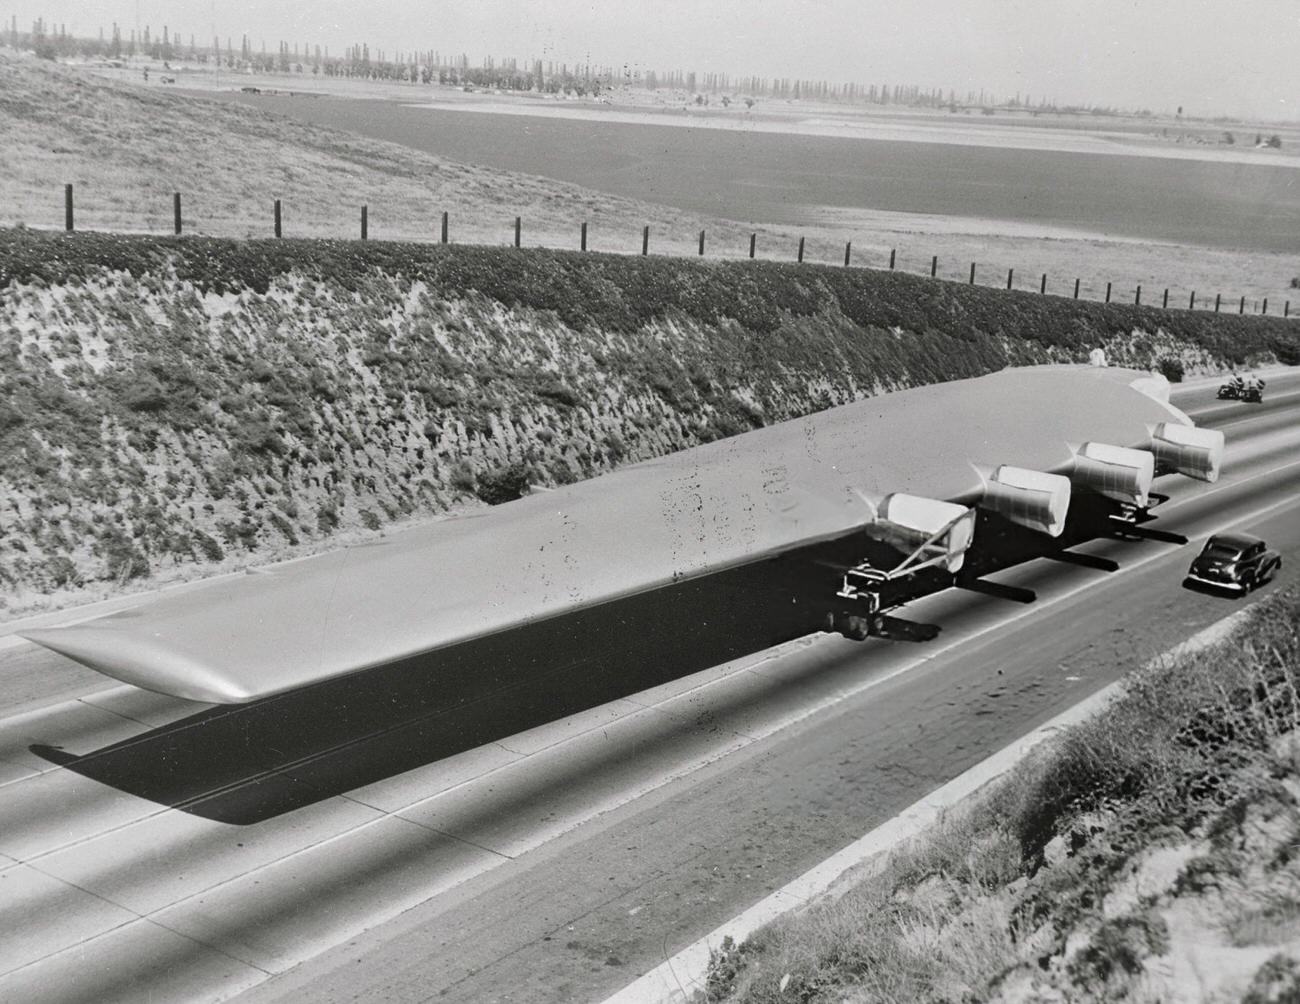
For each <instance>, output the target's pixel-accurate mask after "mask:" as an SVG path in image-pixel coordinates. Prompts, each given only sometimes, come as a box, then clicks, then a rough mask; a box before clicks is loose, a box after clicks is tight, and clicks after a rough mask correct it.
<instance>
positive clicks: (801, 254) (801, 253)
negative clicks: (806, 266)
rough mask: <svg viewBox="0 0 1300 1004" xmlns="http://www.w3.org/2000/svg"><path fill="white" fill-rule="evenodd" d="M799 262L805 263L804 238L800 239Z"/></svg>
mask: <svg viewBox="0 0 1300 1004" xmlns="http://www.w3.org/2000/svg"><path fill="white" fill-rule="evenodd" d="M799 261H800V262H802V261H803V238H802V237H800V238H799Z"/></svg>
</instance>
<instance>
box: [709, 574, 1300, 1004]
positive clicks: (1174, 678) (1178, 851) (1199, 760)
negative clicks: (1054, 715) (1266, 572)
mask: <svg viewBox="0 0 1300 1004" xmlns="http://www.w3.org/2000/svg"><path fill="white" fill-rule="evenodd" d="M1298 624H1300V588H1296V587H1292V588H1291V589H1290V590H1288V591H1285V592H1282V593H1278V594H1275V595H1274V596H1271V597H1270V598H1269V599H1267V600H1266V601H1264V602H1263V603H1262V604H1261V605H1260V606H1259V607H1258V608H1257V609H1256V610H1255V611H1254V612H1253V614H1252V616H1251V617H1250V618H1249V619H1248V621H1247V623H1246V624H1245V625H1244V626H1242V627H1240V628H1239V629H1238V630H1237V631H1236V632H1234V634H1233V636H1232V637H1230V638H1228V639H1226V640H1225V641H1223V642H1221V643H1219V644H1217V645H1215V646H1213V647H1212V648H1210V649H1208V650H1205V651H1202V652H1199V653H1197V654H1195V655H1191V656H1188V657H1185V658H1182V659H1178V660H1176V661H1169V662H1166V663H1163V664H1156V665H1153V666H1149V667H1147V668H1144V669H1142V670H1139V671H1136V672H1134V673H1132V674H1131V675H1130V676H1129V677H1128V678H1127V680H1126V682H1125V685H1124V689H1123V691H1122V694H1121V696H1120V697H1119V698H1118V699H1117V700H1116V701H1115V702H1114V703H1113V704H1112V705H1111V706H1110V707H1109V708H1108V709H1107V710H1106V711H1105V712H1104V713H1102V714H1101V715H1099V716H1097V717H1096V718H1093V719H1091V720H1089V721H1087V722H1085V723H1083V724H1080V725H1078V726H1075V727H1073V728H1071V729H1069V730H1068V731H1067V732H1065V733H1064V734H1062V735H1061V736H1060V737H1059V739H1058V740H1056V741H1055V743H1054V745H1053V746H1052V747H1051V748H1050V749H1048V750H1046V751H1044V752H1043V753H1042V754H1040V755H1037V756H1035V757H1031V759H1030V760H1029V761H1026V762H1025V763H1024V764H1023V765H1022V766H1021V767H1019V768H1017V769H1016V770H1015V771H1013V772H1012V774H1010V775H1009V776H1008V777H1007V778H1005V779H1004V780H1002V781H1000V782H998V783H996V784H995V785H994V786H991V788H990V789H989V790H987V791H986V792H984V793H981V794H978V795H976V796H975V797H974V798H973V799H972V800H970V802H971V804H968V805H966V806H964V807H962V808H959V809H958V810H955V811H954V812H953V813H952V814H951V815H950V816H949V817H948V818H947V819H946V820H944V821H943V822H941V823H940V824H938V825H937V826H936V827H934V828H933V829H932V831H931V832H930V833H928V834H926V835H923V836H922V837H919V838H918V839H917V840H916V841H914V842H913V843H912V844H911V845H909V846H907V847H906V848H904V849H903V850H902V851H900V852H897V853H895V854H894V855H893V856H892V857H891V858H890V859H889V861H888V862H887V863H886V864H885V866H884V867H883V869H881V870H879V871H878V872H877V873H876V874H874V875H873V876H871V877H869V878H867V879H866V880H865V881H863V882H862V883H861V884H859V885H857V886H856V887H855V888H852V889H851V890H850V891H849V892H847V893H845V894H844V895H843V896H842V897H841V898H839V899H838V900H834V901H828V902H823V903H821V904H817V905H814V906H812V907H810V908H809V910H808V911H806V912H805V913H804V914H802V915H800V916H797V917H791V918H787V919H784V920H782V921H779V922H777V923H776V924H774V925H771V926H769V927H768V928H765V929H763V930H761V931H759V932H757V933H756V934H755V935H754V936H753V937H751V938H750V939H749V940H748V941H747V942H745V943H744V944H743V945H741V946H739V947H736V946H734V945H731V944H727V945H725V946H724V950H723V951H722V952H720V953H716V954H715V955H714V958H713V965H712V968H711V970H710V975H711V978H710V989H711V992H710V993H709V995H708V999H709V1000H710V1001H718V1002H721V1001H728V1002H730V1001H735V1002H746V1004H765V1002H773V1004H775V1002H788V1001H802V1002H813V1001H862V1002H867V1001H872V1002H874V1001H890V1002H895V1001H896V1002H913V1001H915V1002H923V1001H966V1000H971V1001H975V1000H979V1001H1026V1002H1028V1001H1082V1000H1088V1001H1111V1000H1137V1001H1170V1000H1205V1001H1214V1000H1224V1001H1227V1000H1238V1001H1248V1002H1251V1004H1264V1002H1266V1001H1272V1002H1281V1001H1287V1002H1290V1001H1296V1000H1300V695H1298V694H1297V687H1298V686H1300V633H1298V628H1297V625H1298Z"/></svg>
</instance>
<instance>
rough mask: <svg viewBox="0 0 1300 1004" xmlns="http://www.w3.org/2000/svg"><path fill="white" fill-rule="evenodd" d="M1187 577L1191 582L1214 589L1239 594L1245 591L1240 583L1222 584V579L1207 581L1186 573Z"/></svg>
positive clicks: (1192, 573) (1194, 574) (1191, 573)
mask: <svg viewBox="0 0 1300 1004" xmlns="http://www.w3.org/2000/svg"><path fill="white" fill-rule="evenodd" d="M1187 577H1188V578H1189V579H1191V580H1192V581H1193V582H1199V583H1201V584H1202V585H1206V586H1214V588H1215V589H1236V590H1238V591H1240V592H1245V591H1246V587H1245V586H1243V585H1242V584H1241V583H1240V582H1224V581H1223V580H1222V579H1207V578H1204V577H1203V576H1200V575H1197V574H1196V573H1195V572H1188V573H1187Z"/></svg>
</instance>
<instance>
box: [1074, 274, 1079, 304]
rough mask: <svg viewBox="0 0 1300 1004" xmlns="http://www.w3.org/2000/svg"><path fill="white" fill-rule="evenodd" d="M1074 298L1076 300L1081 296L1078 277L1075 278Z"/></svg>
mask: <svg viewBox="0 0 1300 1004" xmlns="http://www.w3.org/2000/svg"><path fill="white" fill-rule="evenodd" d="M1074 298H1075V299H1076V300H1077V299H1078V298H1079V280H1078V279H1077V278H1076V279H1075V280H1074Z"/></svg>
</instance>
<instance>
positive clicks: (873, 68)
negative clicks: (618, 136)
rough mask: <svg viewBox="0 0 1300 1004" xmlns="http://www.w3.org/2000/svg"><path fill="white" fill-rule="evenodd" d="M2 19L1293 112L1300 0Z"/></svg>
mask: <svg viewBox="0 0 1300 1004" xmlns="http://www.w3.org/2000/svg"><path fill="white" fill-rule="evenodd" d="M9 14H17V16H18V20H19V23H20V24H21V25H29V24H30V23H31V21H32V20H33V19H34V18H36V17H38V16H43V17H45V18H46V20H47V21H48V22H51V23H56V24H57V23H60V22H62V23H66V24H67V26H68V30H69V31H73V32H75V33H76V34H86V33H89V34H93V33H94V32H96V31H97V30H98V28H99V27H100V26H101V25H102V26H104V27H105V28H106V29H107V27H108V26H109V25H110V24H111V22H113V21H115V20H116V21H117V22H119V24H121V25H122V27H123V28H124V29H125V30H129V29H131V28H133V27H136V26H137V25H138V26H140V27H143V26H144V25H150V26H151V27H152V29H153V30H154V31H155V32H160V31H161V29H162V26H163V25H164V24H166V25H169V26H170V27H171V29H172V30H173V31H176V30H179V31H180V32H182V34H183V36H184V37H185V38H186V39H188V37H189V35H190V34H191V33H192V34H194V35H195V36H197V37H198V38H199V39H206V38H210V37H211V36H212V34H213V33H214V31H215V32H216V33H217V34H218V35H219V36H221V37H222V38H223V40H224V38H225V36H227V35H230V36H232V37H233V38H234V40H235V44H236V46H238V42H239V37H240V35H241V34H243V33H245V32H247V33H248V35H249V36H250V37H251V39H252V40H253V43H254V45H255V46H258V45H260V43H261V41H263V40H265V41H266V42H267V44H268V46H269V47H270V48H271V49H274V47H275V44H276V42H278V41H279V40H280V39H281V38H283V39H285V40H286V41H290V42H298V43H300V44H302V43H310V44H313V45H315V44H320V45H328V46H329V47H330V51H331V53H333V52H337V51H340V50H342V48H343V47H344V46H346V45H349V44H352V43H356V42H366V43H367V44H369V45H370V47H371V49H372V50H374V49H377V48H380V49H384V50H386V51H389V52H392V51H395V50H397V49H399V48H400V49H406V50H409V49H412V48H416V49H438V50H439V51H441V52H444V53H447V52H454V53H459V52H464V53H466V54H467V55H469V57H470V60H471V61H472V62H477V61H478V60H479V59H480V58H481V57H482V56H485V55H492V56H497V57H502V56H517V57H518V58H519V59H521V60H523V59H529V58H543V59H554V60H556V61H557V62H568V63H574V62H579V61H583V60H586V59H588V58H589V59H590V60H591V61H592V62H593V63H600V64H611V65H619V64H621V63H631V64H636V65H640V66H644V67H648V68H652V69H657V70H661V71H662V70H670V69H682V70H696V71H699V72H704V71H717V72H725V73H730V74H732V75H733V76H740V75H757V76H765V77H801V78H809V79H826V80H831V81H835V82H848V81H854V82H859V83H876V84H882V83H888V84H891V85H892V84H895V83H904V84H918V85H920V86H922V87H924V88H929V87H942V88H944V89H945V90H947V89H948V88H955V89H956V90H957V91H958V92H959V93H964V92H965V91H966V90H968V89H971V88H974V89H976V90H978V89H980V88H985V89H988V90H991V91H996V92H998V93H999V94H1002V95H1011V94H1015V93H1016V92H1020V93H1021V94H1022V95H1024V94H1028V95H1030V96H1032V97H1033V98H1035V99H1037V98H1038V97H1040V96H1046V97H1048V98H1055V99H1058V100H1060V101H1063V102H1084V101H1087V102H1092V103H1097V104H1114V105H1122V106H1126V107H1130V108H1139V107H1149V108H1151V109H1152V110H1154V111H1164V110H1170V111H1172V110H1173V109H1174V108H1176V107H1177V106H1178V105H1183V106H1184V107H1185V109H1186V111H1187V112H1188V113H1189V114H1194V115H1205V114H1210V115H1213V114H1248V115H1255V116H1261V117H1266V118H1274V119H1287V120H1291V119H1297V118H1300V0H1235V2H1234V0H1094V2H1091V3H1085V2H1082V0H924V2H915V0H891V2H884V0H657V2H655V3H629V2H619V0H608V2H602V3H592V2H590V0H544V2H536V0H457V2H454V3H452V2H448V0H433V2H428V3H415V2H411V0H367V2H365V3H358V2H348V0H314V2H312V3H305V2H301V0H289V2H281V3H271V2H267V0H237V2H234V3H228V2H227V3H218V2H216V0H0V15H2V16H4V20H5V22H6V23H7V22H8V20H9V17H8V15H9ZM124 33H125V32H124Z"/></svg>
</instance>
